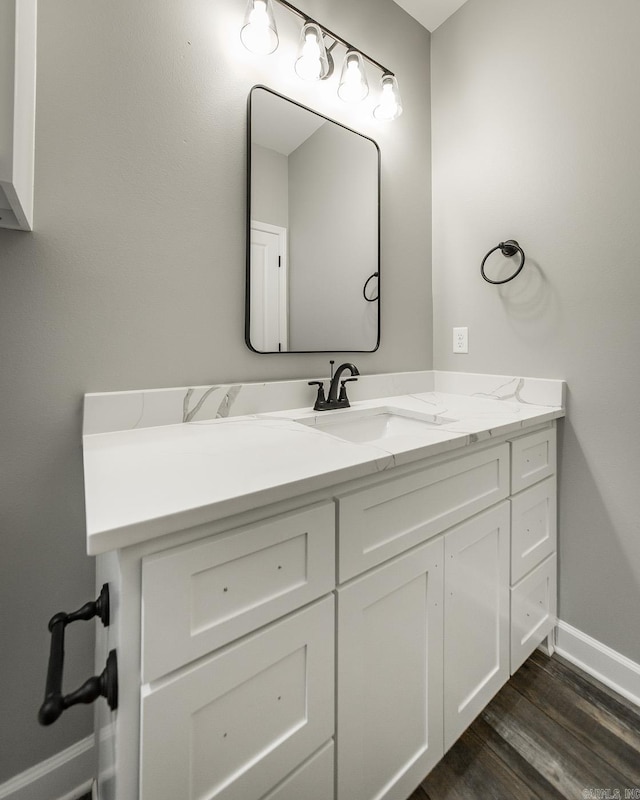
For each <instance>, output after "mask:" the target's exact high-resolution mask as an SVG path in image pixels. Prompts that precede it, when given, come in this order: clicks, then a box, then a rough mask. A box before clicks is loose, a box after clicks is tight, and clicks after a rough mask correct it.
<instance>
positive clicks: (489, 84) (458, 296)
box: [432, 0, 640, 661]
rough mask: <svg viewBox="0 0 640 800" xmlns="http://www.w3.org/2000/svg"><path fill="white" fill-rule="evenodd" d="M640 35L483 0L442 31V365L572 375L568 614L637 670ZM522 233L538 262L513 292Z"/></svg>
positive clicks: (540, 2)
mask: <svg viewBox="0 0 640 800" xmlns="http://www.w3.org/2000/svg"><path fill="white" fill-rule="evenodd" d="M638 30H640V4H638V2H637V0H608V2H606V3H603V2H602V1H601V0H563V2H561V3H559V2H557V0H536V2H531V0H469V2H468V3H467V4H466V5H465V6H463V7H462V9H461V10H460V11H458V12H457V13H456V14H455V15H454V16H453V17H451V18H450V19H449V20H448V21H447V22H446V23H445V24H444V25H443V26H442V27H441V28H439V29H438V30H437V31H436V32H435V33H434V35H433V37H432V80H433V85H432V92H433V106H432V114H433V207H434V215H433V229H434V248H433V264H434V279H433V287H434V310H435V315H434V316H435V325H434V338H435V363H436V367H437V368H440V369H460V370H468V371H472V372H496V373H508V374H519V373H522V374H525V375H531V376H543V377H556V378H565V379H566V380H567V381H568V385H569V416H568V420H567V422H566V423H565V425H564V431H563V441H562V472H561V475H560V524H561V527H560V617H561V618H562V619H563V620H564V621H566V622H568V623H569V624H571V625H574V626H575V627H577V628H578V629H580V630H581V631H583V632H585V633H587V634H589V635H591V636H593V637H595V638H596V639H598V640H599V641H601V642H604V643H605V644H606V645H609V646H610V647H612V648H614V649H615V650H618V651H619V652H621V653H623V654H624V655H626V656H628V657H629V658H632V659H633V660H635V661H640V637H639V636H638V609H639V608H640V536H639V535H638V530H639V528H638V481H639V479H640V447H639V445H640V422H639V421H640V413H639V411H638V398H639V397H640V370H639V369H638V353H639V352H640V324H639V322H638V320H639V314H638V304H639V302H640V269H639V268H638V253H639V252H640V224H639V223H638V215H639V213H640V180H639V176H640V149H639V148H638V142H639V141H640V103H639V102H638V86H639V84H640V51H639V50H638V45H637V34H638ZM507 238H515V239H518V240H519V242H520V243H521V244H522V245H523V247H524V248H525V251H526V253H527V265H526V266H525V269H524V272H523V273H522V274H521V276H520V277H518V278H517V279H516V280H514V281H513V283H510V284H507V285H506V286H505V287H504V288H502V289H499V288H497V287H494V286H490V285H489V284H488V283H485V282H484V281H483V280H482V279H481V278H480V275H479V266H480V261H481V260H482V257H483V256H484V254H485V253H486V252H487V251H488V250H489V249H490V248H491V247H493V246H495V245H496V244H497V243H498V242H499V241H502V240H504V239H507ZM496 258H497V259H498V262H497V264H496V266H499V264H500V260H501V259H502V258H503V257H502V256H501V255H499V256H496ZM454 325H468V326H469V328H470V353H469V355H456V356H454V355H452V353H451V328H452V326H454Z"/></svg>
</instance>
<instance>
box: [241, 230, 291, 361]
mask: <svg viewBox="0 0 640 800" xmlns="http://www.w3.org/2000/svg"><path fill="white" fill-rule="evenodd" d="M251 270H252V275H251V328H250V336H251V342H252V344H253V346H254V347H255V348H256V350H259V351H261V352H264V353H283V352H286V350H288V333H287V327H288V326H287V319H288V312H287V230H286V228H281V227H279V226H277V225H270V224H269V223H267V222H257V221H256V220H252V221H251Z"/></svg>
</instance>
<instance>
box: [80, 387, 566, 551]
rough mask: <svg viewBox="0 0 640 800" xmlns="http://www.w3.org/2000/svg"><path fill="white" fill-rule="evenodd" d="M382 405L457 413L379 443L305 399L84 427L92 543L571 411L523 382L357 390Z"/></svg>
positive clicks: (330, 482) (162, 528)
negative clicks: (126, 425)
mask: <svg viewBox="0 0 640 800" xmlns="http://www.w3.org/2000/svg"><path fill="white" fill-rule="evenodd" d="M514 380H516V379H514ZM557 383H558V384H561V382H560V381H558V382H557ZM189 391H191V390H189ZM479 395H480V396H479ZM379 406H388V407H393V408H398V409H404V410H406V411H408V412H419V413H425V412H426V413H427V414H432V415H440V416H443V417H447V418H449V419H452V420H455V421H453V422H449V423H445V424H442V425H439V426H438V427H433V428H426V429H425V430H424V432H420V433H419V434H418V435H415V434H414V435H412V436H411V437H408V436H407V437H403V436H399V437H396V438H393V439H389V440H385V441H384V442H383V443H382V444H378V443H377V444H375V445H373V444H359V443H353V442H350V441H346V440H344V439H341V438H337V437H336V436H332V435H330V434H329V433H326V432H324V431H322V430H320V429H319V428H317V427H316V426H315V425H314V424H313V422H314V421H315V420H316V419H317V420H320V421H322V420H323V419H326V417H325V416H323V415H325V414H326V413H327V412H319V413H318V412H313V411H311V410H310V409H309V407H306V408H302V409H293V410H283V411H269V412H265V413H257V414H245V415H240V416H226V417H219V418H214V419H204V420H197V419H192V420H191V421H189V422H181V423H177V424H163V425H159V426H156V427H143V428H133V429H127V430H111V431H109V432H105V433H89V434H86V435H85V436H84V473H85V498H86V518H87V552H88V553H89V555H96V554H98V553H102V552H106V551H109V550H113V549H116V548H121V547H126V546H129V545H132V544H136V543H139V542H142V541H145V540H148V539H151V538H154V537H157V536H161V535H164V534H168V533H172V532H175V531H179V530H181V529H184V528H188V527H191V526H194V525H199V524H203V523H206V522H210V521H213V520H217V519H221V518H224V517H228V516H230V515H233V514H237V513H241V512H244V511H248V510H251V509H255V508H257V507H259V506H261V505H267V504H269V503H274V502H278V501H280V500H285V499H290V498H292V497H295V496H298V495H301V494H304V493H306V492H312V491H316V490H320V489H325V488H328V487H330V486H334V485H337V484H340V483H342V482H344V481H347V480H352V479H355V478H360V477H363V476H367V475H373V474H375V473H377V472H381V471H383V470H387V469H390V468H392V467H394V466H398V465H401V464H409V463H412V462H415V461H418V460H420V459H423V458H426V457H428V456H433V455H437V454H440V453H444V452H447V451H451V450H456V449H459V448H463V447H466V446H468V445H469V444H473V443H475V442H478V441H482V440H486V439H490V438H492V437H496V436H503V435H508V434H510V433H519V432H520V431H522V429H524V428H527V427H531V426H534V425H539V424H542V423H545V422H550V421H551V420H553V419H556V418H558V417H562V416H564V409H563V405H562V404H561V403H556V404H549V405H537V404H534V403H531V402H527V401H525V400H523V399H522V398H521V397H518V396H517V393H515V394H513V396H512V395H509V396H508V397H507V398H505V397H504V396H501V397H498V396H491V395H489V394H486V393H484V392H480V393H478V394H475V395H464V394H455V393H447V392H442V391H428V392H417V393H411V394H403V395H398V396H390V397H377V398H370V399H366V400H359V401H356V402H352V409H355V410H358V409H361V410H364V409H370V408H375V407H379ZM338 413H340V412H338ZM342 413H345V414H346V413H349V411H345V412H342ZM299 418H305V419H306V421H307V423H311V424H300V423H299V422H296V421H295V419H299Z"/></svg>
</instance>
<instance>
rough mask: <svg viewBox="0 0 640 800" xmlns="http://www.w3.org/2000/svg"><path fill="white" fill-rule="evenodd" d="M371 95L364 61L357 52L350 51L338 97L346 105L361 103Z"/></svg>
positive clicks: (345, 61)
mask: <svg viewBox="0 0 640 800" xmlns="http://www.w3.org/2000/svg"><path fill="white" fill-rule="evenodd" d="M368 94H369V84H368V83H367V76H366V75H365V72H364V61H363V59H362V56H361V55H360V53H358V52H357V51H356V50H348V51H347V55H346V56H345V57H344V64H343V65H342V74H341V75H340V85H339V86H338V97H339V98H340V99H341V100H344V102H345V103H359V102H360V100H364V98H365V97H366V96H367V95H368Z"/></svg>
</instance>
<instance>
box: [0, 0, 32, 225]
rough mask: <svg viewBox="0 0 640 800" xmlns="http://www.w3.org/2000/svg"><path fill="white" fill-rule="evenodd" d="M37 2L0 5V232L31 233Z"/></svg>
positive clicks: (1, 1) (3, 0)
mask: <svg viewBox="0 0 640 800" xmlns="http://www.w3.org/2000/svg"><path fill="white" fill-rule="evenodd" d="M36 16H37V0H0V228H13V229H15V230H24V231H30V230H32V227H33V162H34V139H35V100H36Z"/></svg>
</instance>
